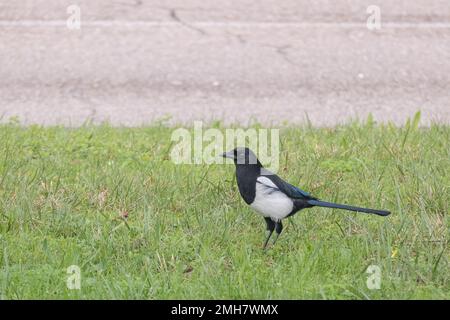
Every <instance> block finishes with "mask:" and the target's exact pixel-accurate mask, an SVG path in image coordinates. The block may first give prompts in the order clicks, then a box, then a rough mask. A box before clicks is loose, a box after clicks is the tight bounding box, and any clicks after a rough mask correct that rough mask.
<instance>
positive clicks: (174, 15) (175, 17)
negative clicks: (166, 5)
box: [167, 8, 207, 36]
mask: <svg viewBox="0 0 450 320" xmlns="http://www.w3.org/2000/svg"><path fill="white" fill-rule="evenodd" d="M167 10H169V15H170V17H171V18H172V20H174V21H176V22H178V23H179V24H181V25H183V26H185V27H186V28H189V29H191V30H194V31H197V32H198V33H200V34H201V35H203V36H206V35H207V33H206V32H205V30H203V29H201V28H198V27H195V26H193V25H191V24H189V23H187V22H185V21H183V20H181V19H180V17H178V14H177V10H176V9H174V8H170V9H167Z"/></svg>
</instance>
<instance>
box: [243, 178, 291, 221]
mask: <svg viewBox="0 0 450 320" xmlns="http://www.w3.org/2000/svg"><path fill="white" fill-rule="evenodd" d="M250 206H251V207H252V208H253V209H254V210H255V211H256V212H258V213H259V214H261V215H262V216H264V217H269V218H271V219H272V220H274V221H280V220H281V219H283V218H286V217H287V216H288V214H289V213H291V211H292V209H293V207H294V203H293V201H292V200H291V199H290V198H289V197H288V196H286V195H285V194H284V193H282V192H280V191H274V189H272V188H269V187H267V186H266V185H264V184H260V183H257V184H256V195H255V200H254V201H253V203H252V204H250Z"/></svg>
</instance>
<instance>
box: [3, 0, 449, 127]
mask: <svg viewBox="0 0 450 320" xmlns="http://www.w3.org/2000/svg"><path fill="white" fill-rule="evenodd" d="M74 2H76V3H77V4H78V5H79V7H80V9H81V29H80V30H70V29H68V28H67V27H66V19H67V17H68V14H67V12H66V9H67V6H68V5H70V4H73V3H74ZM373 2H374V1H372V0H369V1H342V0H336V1H331V0H330V1H324V0H322V1H305V0H284V1H283V0H281V1H280V0H278V1H277V0H260V1H248V0H233V1H230V0H226V1H206V0H202V1H199V0H178V1H173V0H172V1H146V0H142V1H140V0H117V1H115V2H112V1H107V0H97V1H90V0H83V1H60V0H29V1H23V0H22V1H9V0H0V119H1V120H0V121H2V122H5V121H8V119H9V118H11V117H17V118H19V119H20V121H21V122H22V123H24V124H33V123H37V124H44V125H52V124H63V125H68V126H78V125H81V124H83V123H84V122H86V121H87V120H90V121H93V122H95V123H101V122H103V121H109V122H110V123H112V124H114V125H125V126H136V125H143V124H148V123H152V122H154V121H164V122H166V123H168V124H178V123H182V124H189V123H192V121H195V120H203V121H212V120H222V121H223V122H224V123H241V124H248V123H251V122H255V121H257V122H260V123H263V124H265V125H277V124H280V123H303V122H305V121H311V123H312V124H313V125H318V126H328V125H333V124H336V123H341V122H345V121H348V120H349V119H352V118H365V117H366V116H367V115H368V114H369V113H372V114H373V116H374V118H375V119H376V120H378V121H383V122H384V121H394V122H395V123H397V124H402V123H404V121H405V119H406V118H407V117H411V116H412V115H413V114H414V113H415V112H416V111H417V110H419V109H420V110H421V111H422V115H423V121H422V124H424V125H426V124H429V123H430V122H433V121H434V122H441V123H450V1H448V0H442V1H441V0H432V1H426V0H418V1H414V3H412V1H391V0H382V1H377V5H378V6H379V7H380V9H381V29H380V30H372V31H371V30H368V29H367V27H366V20H367V17H368V16H369V14H367V12H366V9H367V7H368V6H369V5H371V4H373ZM308 119H309V120H308Z"/></svg>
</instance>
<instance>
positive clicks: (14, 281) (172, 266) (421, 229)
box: [0, 119, 450, 299]
mask: <svg viewBox="0 0 450 320" xmlns="http://www.w3.org/2000/svg"><path fill="white" fill-rule="evenodd" d="M416 124H417V123H411V124H407V125H406V126H404V127H402V128H398V127H395V126H393V125H378V124H375V123H374V122H373V121H371V120H370V119H369V120H368V121H366V122H364V123H357V122H355V123H351V124H348V125H342V126H337V127H335V128H312V127H310V126H307V125H306V126H304V127H298V128H284V129H281V130H280V142H281V146H280V151H281V154H280V170H279V172H278V173H279V175H280V176H281V177H283V178H285V179H286V180H288V181H289V182H291V183H292V184H295V185H298V186H300V187H301V188H303V189H304V190H307V191H309V192H310V193H311V194H312V195H314V196H316V197H319V198H321V199H323V200H329V201H336V202H340V203H347V204H353V205H360V206H366V207H372V208H378V209H387V210H390V211H392V214H391V215H390V216H389V217H379V216H373V215H365V214H360V213H354V212H348V211H339V210H331V209H325V208H312V209H308V210H304V211H301V212H300V213H298V214H297V215H295V216H293V217H291V218H290V219H289V220H287V221H286V222H285V223H284V225H285V229H284V231H283V233H282V235H281V236H280V238H279V240H278V242H277V244H276V245H275V246H274V247H271V248H270V249H268V250H267V251H266V252H264V251H263V250H262V249H261V247H262V243H263V240H264V235H265V233H264V231H265V230H264V229H265V223H264V220H263V219H262V218H261V217H260V216H258V215H256V214H254V213H253V212H252V211H251V210H250V209H249V208H248V207H247V206H246V205H245V203H244V202H243V201H242V199H241V198H240V196H239V193H238V190H237V186H236V184H235V179H234V166H233V165H231V164H230V165H217V164H213V165H206V164H200V165H187V164H181V165H180V164H179V165H177V164H174V162H173V161H171V158H170V151H171V147H172V143H171V134H172V132H173V130H174V129H173V128H169V127H166V126H163V125H158V124H155V125H154V126H152V127H143V128H112V127H109V126H106V125H104V126H90V125H87V126H85V127H82V128H77V129H69V128H62V127H49V128H42V127H38V126H31V127H21V126H19V125H18V124H15V123H11V124H4V125H1V126H0V296H1V298H3V299H29V298H44V299H48V298H57V299H67V298H73V299H92V298H98V299H110V298H117V299H170V298H181V299H188V298H192V299H199V298H211V299H218V298H230V299H235V298H242V299H249V298H255V299H311V298H318V299H335V298H337V299H383V298H387V299H392V298H401V299H418V298H433V299H449V298H450V273H449V260H450V257H449V248H448V244H449V239H448V235H449V220H448V213H449V199H450V127H449V126H445V125H433V126H431V127H429V128H420V127H417V125H416ZM217 127H218V128H219V129H221V130H223V128H221V126H220V125H217ZM125 216H127V218H125ZM72 265H76V266H78V267H79V268H80V271H81V281H80V286H81V288H80V290H70V289H68V287H67V279H68V278H69V277H70V276H71V275H70V274H68V273H67V269H68V267H70V266H72ZM369 266H376V268H378V270H379V271H380V276H381V277H380V279H381V282H380V287H379V289H369V288H368V286H367V280H368V278H369V277H371V274H369V273H367V272H366V270H367V268H368V267H369Z"/></svg>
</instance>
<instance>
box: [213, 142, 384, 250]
mask: <svg viewBox="0 0 450 320" xmlns="http://www.w3.org/2000/svg"><path fill="white" fill-rule="evenodd" d="M222 157H224V158H228V159H232V160H233V161H234V164H235V166H236V182H237V185H238V189H239V193H240V194H241V197H242V198H243V199H244V201H245V203H247V204H248V205H249V206H250V207H251V208H252V209H253V210H254V211H256V212H257V213H258V214H260V215H261V216H263V217H264V220H265V222H266V229H267V236H266V238H265V241H264V245H263V249H264V250H265V249H266V248H267V245H268V243H269V240H270V238H271V236H272V234H273V232H274V231H275V232H276V236H275V238H274V241H273V244H272V246H273V245H275V243H276V241H277V239H278V237H279V236H280V234H281V232H282V231H283V224H282V220H283V219H285V218H287V217H290V216H293V215H294V214H296V213H297V212H299V211H300V210H303V209H306V208H312V207H325V208H334V209H344V210H350V211H356V212H363V213H369V214H376V215H379V216H388V215H389V214H391V213H390V212H389V211H386V210H376V209H369V208H361V207H355V206H349V205H345V204H338V203H332V202H326V201H321V200H319V199H318V198H316V197H313V196H311V195H310V194H309V193H308V192H306V191H303V190H301V189H299V188H297V187H295V186H293V185H291V184H289V183H288V182H286V181H284V180H283V179H281V178H280V177H279V176H277V175H276V174H274V173H272V172H270V171H269V170H267V169H266V168H264V167H263V166H262V164H261V162H260V161H259V160H258V158H257V157H256V155H255V154H254V153H253V151H251V150H250V149H249V148H247V147H237V148H235V149H233V150H231V151H228V152H224V153H223V154H222Z"/></svg>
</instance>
